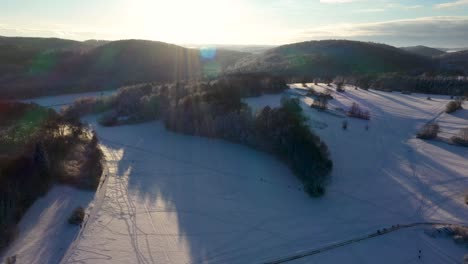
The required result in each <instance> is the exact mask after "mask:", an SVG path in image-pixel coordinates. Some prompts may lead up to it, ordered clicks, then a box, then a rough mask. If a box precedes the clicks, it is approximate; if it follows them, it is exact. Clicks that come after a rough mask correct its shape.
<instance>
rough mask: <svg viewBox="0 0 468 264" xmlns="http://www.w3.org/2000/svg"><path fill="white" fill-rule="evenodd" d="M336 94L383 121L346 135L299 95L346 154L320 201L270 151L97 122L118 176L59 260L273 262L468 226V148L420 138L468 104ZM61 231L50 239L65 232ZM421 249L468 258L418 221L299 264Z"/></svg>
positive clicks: (314, 121)
mask: <svg viewBox="0 0 468 264" xmlns="http://www.w3.org/2000/svg"><path fill="white" fill-rule="evenodd" d="M309 85H311V86H312V85H313V84H309ZM301 86H302V85H292V87H293V88H300V87H301ZM317 88H324V89H327V88H326V87H325V85H319V87H317ZM281 96H282V95H265V96H261V97H257V98H248V99H246V102H247V103H248V104H249V105H251V106H252V108H253V109H254V110H258V109H260V108H261V107H263V106H266V105H270V106H278V105H279V102H280V98H281ZM333 96H334V97H335V99H334V100H332V101H330V107H331V108H343V109H346V108H348V107H349V106H351V104H352V102H357V103H359V104H360V105H361V106H362V107H363V108H365V109H368V110H369V111H370V112H371V120H370V121H364V120H358V119H348V122H349V128H348V130H346V131H344V130H342V129H341V124H342V121H343V120H345V117H343V116H339V115H334V114H330V113H328V112H318V111H316V110H313V109H310V108H309V107H308V106H307V104H310V100H311V99H310V98H307V97H300V98H301V100H302V101H303V106H304V112H305V114H306V115H307V116H308V117H309V119H310V120H309V123H310V125H311V127H312V128H313V130H314V131H315V132H316V133H317V134H319V135H320V137H321V138H322V139H323V140H324V141H325V142H326V143H327V145H328V146H329V149H330V152H331V158H332V160H333V162H334V168H333V171H332V174H331V181H330V182H329V185H328V188H327V193H326V195H325V196H324V197H322V198H319V199H313V198H310V197H309V196H308V195H306V194H305V193H304V192H303V191H302V190H301V184H300V182H299V181H298V180H297V179H296V177H295V176H294V175H293V174H292V172H291V171H290V170H289V169H288V168H287V166H286V165H284V164H283V163H282V162H281V161H279V160H278V159H276V158H274V157H273V156H271V155H269V154H266V153H262V152H258V151H256V150H253V149H250V148H248V147H245V146H241V145H236V144H231V143H228V142H225V141H223V140H216V139H208V138H200V137H193V136H186V135H181V134H176V133H172V132H169V131H167V130H166V129H165V128H164V126H163V124H162V123H161V122H151V123H145V124H139V125H131V126H120V127H112V128H105V127H101V126H99V125H97V124H96V122H95V119H96V117H89V118H87V121H88V122H89V123H91V124H92V125H93V126H95V129H96V130H97V132H98V135H99V137H100V139H101V142H102V149H103V150H104V152H105V156H106V164H107V167H108V172H107V173H108V177H107V181H106V183H105V186H104V188H102V189H101V190H100V191H99V193H98V195H96V199H95V201H94V204H95V206H94V209H93V210H91V216H90V218H89V220H88V221H87V224H86V226H85V227H84V229H83V230H82V232H81V233H80V234H79V235H78V237H77V238H76V240H75V241H74V242H73V243H72V244H71V246H70V247H69V248H68V251H67V253H66V254H65V256H64V257H63V258H62V260H61V263H173V264H175V263H263V262H265V261H272V260H276V259H280V258H282V257H286V256H290V255H294V254H296V253H300V252H304V251H307V250H312V249H315V248H320V247H323V246H326V245H330V244H333V243H337V242H341V241H344V240H348V239H352V238H354V237H359V236H362V235H365V234H368V233H372V232H375V231H376V230H377V229H381V228H385V227H387V228H388V227H390V226H392V225H397V224H407V223H414V222H446V223H458V224H467V222H468V207H467V205H465V204H464V194H465V193H466V192H467V191H468V162H467V161H468V160H467V157H468V148H463V147H459V146H454V145H449V144H447V143H444V142H439V141H422V140H419V139H416V138H415V136H414V135H415V133H416V131H417V130H418V129H419V127H421V126H422V125H423V124H425V123H426V122H427V121H429V120H431V119H434V118H439V121H440V123H441V126H442V130H443V131H444V129H446V130H447V131H450V130H451V129H452V130H453V129H454V127H463V126H468V120H467V117H466V115H464V112H460V113H459V114H456V115H451V116H449V115H446V114H443V115H441V114H440V113H441V111H442V110H443V109H444V107H445V104H446V103H447V102H448V101H449V99H448V97H447V96H434V95H432V96H431V97H432V100H431V101H428V100H426V97H427V95H422V94H413V95H403V94H400V93H397V92H394V93H386V92H379V91H373V90H370V91H363V90H354V89H353V88H350V87H348V91H347V92H346V93H342V94H338V93H337V94H333ZM366 125H368V126H369V130H366V129H365V126H366ZM38 202H39V201H38ZM35 206H36V204H35ZM33 208H34V207H33ZM31 210H32V209H31ZM28 213H29V212H28ZM28 218H29V216H26V217H25V220H24V221H31V220H30V219H28ZM56 234H57V237H58V238H50V239H49V238H47V239H45V240H44V241H43V242H42V244H45V245H44V246H46V245H48V244H49V243H53V241H54V239H55V240H56V239H59V238H60V237H61V236H62V233H60V230H58V229H57V233H56ZM23 247H26V246H23ZM23 247H22V246H21V245H19V246H18V247H16V248H17V251H16V252H22V251H21V250H23ZM49 249H50V250H51V251H54V250H56V251H57V250H59V247H57V246H56V245H55V247H54V244H52V245H51V246H50V247H49ZM11 250H12V249H10V251H9V252H13V251H14V250H13V251H11ZM419 250H421V251H422V253H421V255H422V260H423V261H425V263H457V262H461V261H462V259H463V255H464V254H466V253H467V250H466V247H462V246H459V245H456V244H455V243H454V242H452V241H451V240H450V239H448V238H437V239H434V238H430V237H428V236H427V235H425V234H424V232H423V230H422V228H419V227H417V228H410V229H404V230H401V231H396V232H393V233H390V234H386V235H383V236H379V237H376V238H372V239H369V240H365V241H361V242H359V243H355V244H352V245H348V246H345V247H341V248H337V249H334V250H331V251H326V252H323V253H320V254H317V255H314V256H310V257H306V258H302V259H299V260H296V261H294V262H291V263H344V262H346V263H419V261H421V260H420V259H419V258H418V255H419V253H418V252H419ZM48 254H49V255H54V254H58V253H54V252H49V253H48ZM19 255H20V257H22V258H23V259H28V258H32V256H31V255H28V254H27V255H25V256H21V253H20V254H19ZM24 263H27V262H24ZM50 263H54V262H50Z"/></svg>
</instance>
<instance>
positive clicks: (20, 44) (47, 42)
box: [0, 36, 105, 51]
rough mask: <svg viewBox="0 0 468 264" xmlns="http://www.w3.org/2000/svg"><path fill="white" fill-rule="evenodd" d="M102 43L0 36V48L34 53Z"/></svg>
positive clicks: (91, 46)
mask: <svg viewBox="0 0 468 264" xmlns="http://www.w3.org/2000/svg"><path fill="white" fill-rule="evenodd" d="M104 43H105V42H104V41H97V40H88V41H83V42H81V41H75V40H69V39H59V38H27V37H2V36H0V46H15V47H17V48H20V49H25V50H35V51H52V50H71V49H87V48H93V47H97V46H99V45H102V44H104Z"/></svg>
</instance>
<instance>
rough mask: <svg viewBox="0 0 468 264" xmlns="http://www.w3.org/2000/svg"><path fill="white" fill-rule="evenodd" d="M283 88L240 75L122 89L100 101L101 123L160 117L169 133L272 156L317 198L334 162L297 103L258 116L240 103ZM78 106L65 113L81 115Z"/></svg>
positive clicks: (278, 83) (270, 80)
mask: <svg viewBox="0 0 468 264" xmlns="http://www.w3.org/2000/svg"><path fill="white" fill-rule="evenodd" d="M286 88H287V86H286V83H285V82H284V81H282V80H281V79H276V78H272V77H268V78H258V76H250V75H248V76H240V75H239V76H236V77H224V78H220V79H217V80H214V81H211V82H187V83H181V82H179V83H171V84H162V85H139V86H134V87H126V88H123V89H121V90H120V91H119V92H118V93H117V94H116V95H115V96H112V97H111V98H108V99H99V100H98V101H100V100H110V102H109V103H108V105H110V106H111V109H110V112H108V113H111V114H110V116H106V118H105V120H102V121H105V122H104V124H105V125H119V124H123V123H128V122H143V121H147V120H149V119H161V120H163V122H164V124H165V125H166V127H167V128H168V129H170V130H172V131H176V132H179V133H184V134H190V135H198V136H205V137H214V138H222V139H225V140H228V141H232V142H235V143H240V144H244V145H247V146H250V147H253V148H256V149H259V150H262V151H265V152H268V153H272V154H273V155H275V156H277V157H279V158H281V159H282V160H284V161H285V163H286V164H288V165H289V167H290V168H291V169H292V170H293V171H294V172H295V174H296V175H297V176H298V177H299V178H300V179H301V180H302V181H303V182H304V185H305V190H306V191H307V192H308V193H310V194H311V195H317V196H318V195H321V194H323V192H324V186H325V182H326V178H327V175H328V174H329V172H330V171H331V168H332V162H331V160H330V159H329V153H328V149H327V146H326V145H325V144H324V143H323V142H322V141H321V140H320V138H319V137H318V136H316V135H315V134H313V133H312V132H311V131H310V129H309V127H308V125H307V124H306V122H305V118H304V116H303V114H302V108H301V107H300V105H299V102H298V101H297V100H295V99H284V100H283V101H282V104H281V107H278V108H273V109H272V108H270V107H266V108H264V109H263V110H261V111H259V112H258V113H252V111H251V109H250V108H249V107H248V106H247V105H246V104H244V103H243V102H242V98H243V97H245V96H255V95H260V94H262V93H271V92H280V91H282V90H284V89H286ZM101 103H102V101H100V102H96V105H100V104H101ZM81 105H82V103H77V104H76V105H73V106H71V107H70V108H69V109H68V110H66V111H67V112H68V113H76V112H79V111H78V110H79V109H83V107H82V106H81ZM90 107H91V108H95V107H94V106H90ZM86 108H87V109H89V106H88V107H86ZM129 109H131V111H129ZM148 109H150V111H148ZM83 112H84V113H86V112H87V111H86V110H85V109H83ZM109 120H111V121H112V122H108V121H109Z"/></svg>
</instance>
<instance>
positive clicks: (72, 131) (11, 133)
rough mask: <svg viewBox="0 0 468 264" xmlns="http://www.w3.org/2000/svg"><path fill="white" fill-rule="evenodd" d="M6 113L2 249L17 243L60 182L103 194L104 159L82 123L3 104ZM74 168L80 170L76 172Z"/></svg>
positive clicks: (0, 185) (0, 160) (0, 165)
mask: <svg viewBox="0 0 468 264" xmlns="http://www.w3.org/2000/svg"><path fill="white" fill-rule="evenodd" d="M0 109H1V110H2V111H0V120H2V121H3V122H2V125H4V126H3V127H2V129H1V131H0V142H1V145H2V147H3V148H2V149H1V152H0V248H2V247H4V246H6V245H7V244H8V243H9V242H10V241H11V239H13V237H14V235H15V232H16V224H17V222H18V221H19V220H20V218H21V216H22V215H23V214H24V213H25V211H26V210H27V209H28V208H29V207H30V206H31V205H32V204H33V202H34V201H35V200H36V199H37V198H38V197H40V196H42V195H44V194H46V193H47V191H48V190H49V188H50V187H51V186H52V184H53V183H54V182H61V183H67V184H71V185H74V186H77V187H80V188H85V189H95V188H97V185H98V183H99V178H100V176H101V173H102V165H101V159H102V153H101V151H100V149H99V148H98V146H97V145H98V142H97V138H96V135H95V134H93V133H91V132H90V131H89V130H88V129H87V128H86V127H85V126H84V125H83V124H82V123H81V122H80V121H79V119H75V118H65V117H63V116H61V115H58V114H56V113H55V112H54V111H52V110H47V109H45V108H42V107H40V106H37V105H33V104H22V103H0ZM13 110H14V113H13V114H9V113H11V112H12V111H13ZM3 117H5V119H3ZM5 120H7V121H5ZM19 131H25V132H27V133H28V135H27V136H23V135H22V133H18V132H19ZM77 149H81V150H82V151H81V152H77V151H76V150H77ZM70 164H74V166H78V167H75V169H74V170H72V169H70V167H69V165H70ZM76 164H78V165H76Z"/></svg>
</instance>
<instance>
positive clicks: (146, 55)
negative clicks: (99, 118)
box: [0, 38, 248, 98]
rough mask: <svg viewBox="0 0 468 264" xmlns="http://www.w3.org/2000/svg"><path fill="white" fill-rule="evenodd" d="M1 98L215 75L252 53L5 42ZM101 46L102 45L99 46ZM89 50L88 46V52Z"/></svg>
mask: <svg viewBox="0 0 468 264" xmlns="http://www.w3.org/2000/svg"><path fill="white" fill-rule="evenodd" d="M2 39H3V40H5V41H3V42H2V41H0V91H1V93H0V97H2V98H24V97H34V96H41V95H50V94H58V93H72V92H83V91H95V90H104V89H109V88H117V87H119V86H122V85H126V84H132V83H141V82H160V81H175V80H181V79H191V78H201V77H212V76H216V75H218V74H219V73H220V72H221V71H223V69H224V68H226V67H227V66H228V65H231V64H233V63H234V62H235V61H236V60H238V59H239V58H241V57H243V56H246V55H248V53H243V52H236V51H229V50H197V49H187V48H183V47H180V46H177V45H172V44H167V43H163V42H156V41H146V40H120V41H112V42H107V43H106V42H104V43H103V42H101V41H86V42H76V41H66V40H60V39H27V41H26V40H24V39H21V38H14V39H10V38H2ZM98 44H99V45H98ZM83 47H86V48H83Z"/></svg>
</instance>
